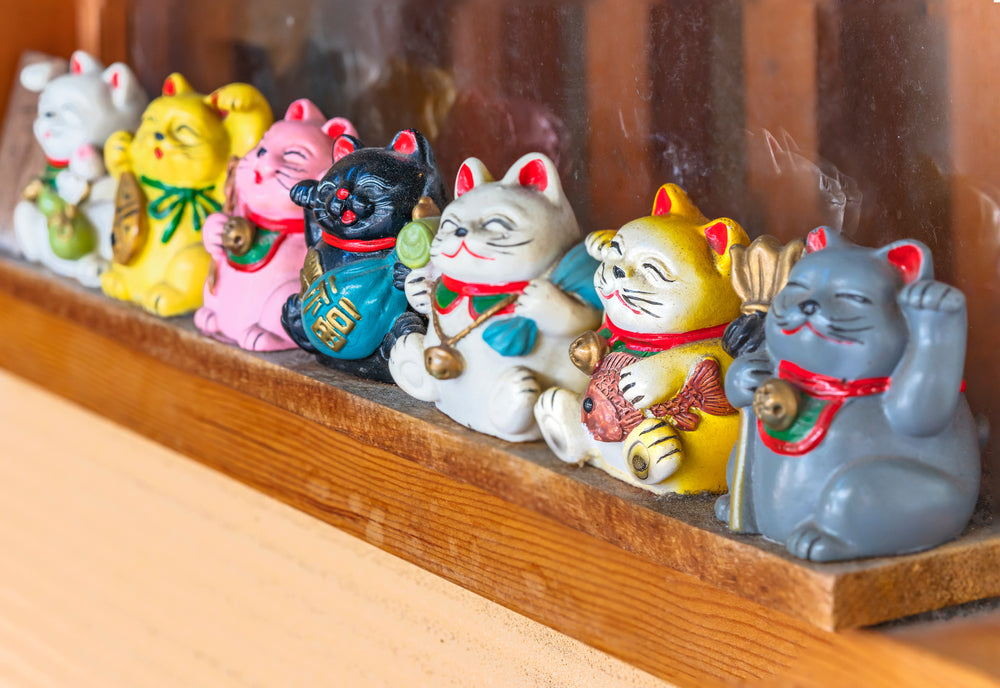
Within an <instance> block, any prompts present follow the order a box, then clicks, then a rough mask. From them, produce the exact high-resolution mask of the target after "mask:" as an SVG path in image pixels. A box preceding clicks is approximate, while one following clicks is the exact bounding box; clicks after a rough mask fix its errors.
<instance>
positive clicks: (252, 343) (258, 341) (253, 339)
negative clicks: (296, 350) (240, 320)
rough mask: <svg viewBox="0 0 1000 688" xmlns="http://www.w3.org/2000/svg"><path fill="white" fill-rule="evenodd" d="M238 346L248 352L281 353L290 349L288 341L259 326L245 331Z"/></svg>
mask: <svg viewBox="0 0 1000 688" xmlns="http://www.w3.org/2000/svg"><path fill="white" fill-rule="evenodd" d="M237 344H238V345H239V346H240V348H242V349H246V350H247V351H281V350H282V349H287V348H288V340H286V339H282V338H281V337H279V336H278V335H276V334H274V333H273V332H268V331H267V330H265V329H264V328H263V327H260V326H259V325H251V326H250V327H248V328H247V329H246V330H244V331H243V333H242V334H241V335H240V340H239V341H238V342H237Z"/></svg>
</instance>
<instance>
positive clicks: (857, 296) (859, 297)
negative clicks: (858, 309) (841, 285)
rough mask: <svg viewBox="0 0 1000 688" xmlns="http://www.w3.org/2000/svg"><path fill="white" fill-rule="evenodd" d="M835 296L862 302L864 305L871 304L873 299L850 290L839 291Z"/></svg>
mask: <svg viewBox="0 0 1000 688" xmlns="http://www.w3.org/2000/svg"><path fill="white" fill-rule="evenodd" d="M834 296H835V297H836V298H838V299H844V300H846V301H853V302H854V303H860V304H862V305H865V306H868V305H871V303H872V300H871V299H869V298H868V297H867V296H864V295H863V294H856V293H854V292H849V291H839V292H837V293H836V294H834Z"/></svg>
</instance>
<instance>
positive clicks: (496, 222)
mask: <svg viewBox="0 0 1000 688" xmlns="http://www.w3.org/2000/svg"><path fill="white" fill-rule="evenodd" d="M483 227H484V228H485V229H488V230H490V231H493V232H513V231H514V230H515V227H514V223H513V222H511V221H510V220H508V219H507V218H506V217H501V216H493V217H490V218H487V219H486V221H484V222H483Z"/></svg>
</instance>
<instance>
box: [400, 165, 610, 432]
mask: <svg viewBox="0 0 1000 688" xmlns="http://www.w3.org/2000/svg"><path fill="white" fill-rule="evenodd" d="M407 234H409V230H408V231H407ZM417 236H419V235H415V239H414V240H413V241H411V242H408V243H412V244H417V242H416V237H417ZM427 258H428V260H427V262H426V264H425V265H423V266H420V267H418V268H417V269H414V270H413V271H412V272H411V273H410V274H409V276H408V277H407V278H406V295H407V298H408V299H409V303H410V305H411V306H412V307H413V309H414V310H416V311H417V312H419V313H422V314H425V315H427V316H429V317H430V320H431V327H430V328H428V331H427V334H426V335H424V334H421V333H412V334H407V335H406V336H404V337H402V338H401V339H399V341H398V342H396V345H395V346H394V347H393V349H392V353H391V358H390V370H391V371H392V376H393V379H394V380H395V382H396V384H398V385H399V386H400V387H401V388H402V389H403V390H404V391H405V392H407V393H408V394H410V395H411V396H414V397H416V398H418V399H421V400H423V401H433V402H434V403H435V404H436V405H437V407H438V408H439V409H440V410H441V411H443V412H444V413H446V414H447V415H448V416H450V417H452V418H453V419H455V420H456V421H458V422H459V423H461V424H462V425H465V426H467V427H469V428H472V429H473V430H477V431H479V432H484V433H487V434H490V435H494V436H496V437H500V438H502V439H505V440H509V441H513V442H521V441H528V440H535V439H539V438H540V437H541V433H540V431H539V429H538V426H537V424H536V423H535V419H534V414H533V408H534V405H535V401H536V400H537V398H538V395H539V393H540V392H541V390H542V389H545V388H546V387H549V386H552V385H560V386H564V387H568V388H570V389H573V390H575V391H577V392H581V391H583V389H584V387H586V384H587V377H586V376H585V375H584V374H583V373H581V372H580V371H579V370H577V369H576V368H575V366H573V365H572V363H571V362H570V361H569V359H568V358H567V356H566V351H567V348H568V347H569V344H570V343H571V342H572V341H573V339H574V338H575V337H576V336H577V335H578V334H579V333H580V332H582V331H584V330H587V329H590V328H593V327H596V326H597V324H598V323H599V322H600V304H599V302H598V300H597V295H596V294H595V292H594V288H593V275H594V270H595V268H596V267H597V263H596V262H595V261H594V260H593V259H592V258H590V257H589V256H588V255H587V253H586V250H585V247H584V246H583V244H582V243H580V229H579V225H578V224H577V221H576V215H575V214H574V213H573V208H572V207H571V206H570V204H569V200H568V199H567V198H566V195H565V194H564V193H563V190H562V185H561V183H560V181H559V176H558V172H557V170H556V167H555V165H554V164H553V162H552V161H551V160H550V159H549V158H548V157H546V156H545V155H542V154H541V153H530V154H528V155H525V156H524V157H522V158H521V159H520V160H518V161H517V162H515V163H514V165H513V166H512V167H511V168H510V170H508V172H507V174H506V175H504V177H503V179H502V180H500V181H493V180H492V178H491V177H490V174H489V171H488V170H487V169H486V167H485V166H484V165H483V163H482V162H481V161H479V160H478V159H476V158H469V159H468V160H466V161H465V162H464V163H462V166H461V167H460V168H459V172H458V178H457V180H456V182H455V200H454V201H453V202H452V203H450V204H449V205H448V206H447V208H445V210H444V213H443V214H442V215H441V218H440V225H439V227H438V228H437V231H436V234H435V236H434V237H433V241H432V242H431V243H430V246H429V249H428V252H427Z"/></svg>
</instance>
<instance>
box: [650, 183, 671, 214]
mask: <svg viewBox="0 0 1000 688" xmlns="http://www.w3.org/2000/svg"><path fill="white" fill-rule="evenodd" d="M671 205H673V204H672V203H671V202H670V194H668V193H667V190H666V189H660V190H659V191H657V192H656V200H654V201H653V215H666V214H667V213H669V212H670V206H671Z"/></svg>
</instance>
